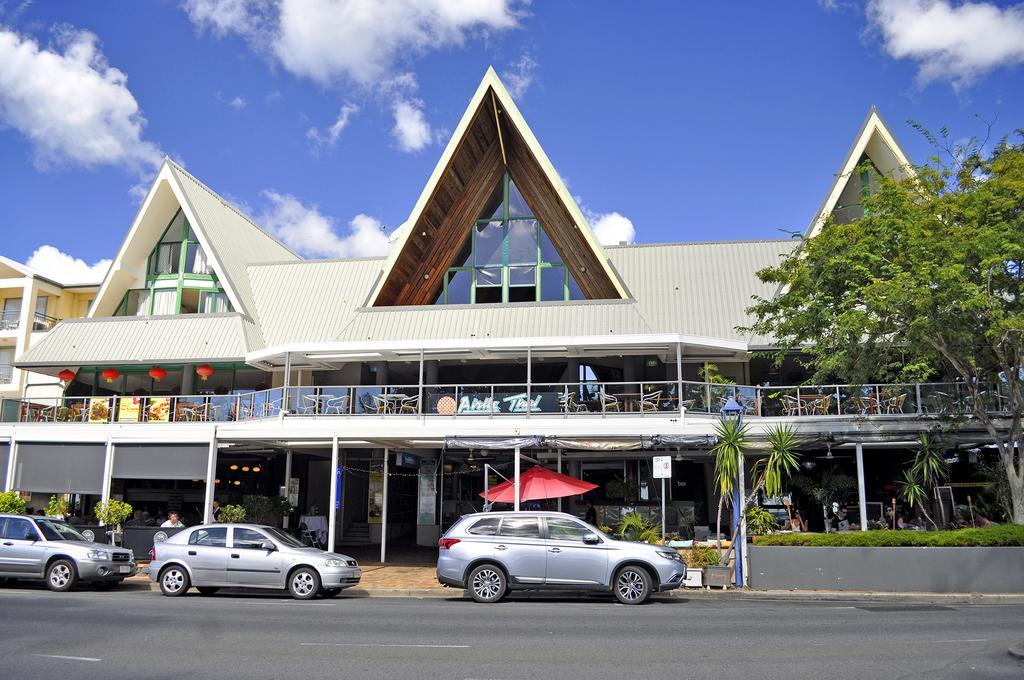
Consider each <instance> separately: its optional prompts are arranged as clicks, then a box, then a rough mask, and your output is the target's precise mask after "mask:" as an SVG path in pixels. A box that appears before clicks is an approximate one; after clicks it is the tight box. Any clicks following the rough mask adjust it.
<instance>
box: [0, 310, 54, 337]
mask: <svg viewBox="0 0 1024 680" xmlns="http://www.w3.org/2000/svg"><path fill="white" fill-rule="evenodd" d="M58 321H60V319H57V318H54V317H52V316H47V315H45V314H34V315H33V316H32V332H33V333H39V332H45V331H48V330H50V329H51V328H53V327H54V326H56V325H57V322H58ZM20 327H21V318H20V315H14V314H6V315H3V316H0V332H4V331H8V332H9V331H16V330H18V329H19V328H20Z"/></svg>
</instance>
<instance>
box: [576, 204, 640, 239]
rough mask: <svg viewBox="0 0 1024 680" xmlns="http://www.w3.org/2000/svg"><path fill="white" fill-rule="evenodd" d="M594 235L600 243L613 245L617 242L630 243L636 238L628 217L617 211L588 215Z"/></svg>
mask: <svg viewBox="0 0 1024 680" xmlns="http://www.w3.org/2000/svg"><path fill="white" fill-rule="evenodd" d="M587 219H588V221H589V222H590V226H591V228H592V229H593V230H594V235H595V236H597V240H598V241H600V242H601V244H602V245H606V246H614V245H618V244H619V243H623V242H625V243H632V242H633V240H634V239H635V238H636V229H634V228H633V222H632V220H630V219H629V218H628V217H625V216H623V215H620V214H619V213H617V212H610V213H604V214H602V215H591V216H588V218H587Z"/></svg>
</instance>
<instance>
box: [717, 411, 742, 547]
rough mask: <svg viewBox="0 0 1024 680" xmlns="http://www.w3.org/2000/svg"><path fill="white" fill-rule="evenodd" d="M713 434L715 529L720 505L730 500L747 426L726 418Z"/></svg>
mask: <svg viewBox="0 0 1024 680" xmlns="http://www.w3.org/2000/svg"><path fill="white" fill-rule="evenodd" d="M715 436H716V438H717V439H718V441H717V442H715V445H714V446H713V447H712V448H711V453H713V454H714V455H715V486H717V487H718V522H717V524H716V525H715V527H716V529H718V528H719V527H721V526H722V506H723V505H724V504H725V503H726V502H730V503H731V502H732V492H733V489H734V488H735V485H736V479H737V478H738V476H739V469H740V459H741V457H742V456H743V449H744V448H745V447H746V441H747V426H746V425H744V424H743V423H741V422H740V421H739V420H728V421H723V422H719V423H717V424H716V425H715ZM716 533H718V556H719V558H721V557H722V534H721V531H720V530H719V531H717V532H716Z"/></svg>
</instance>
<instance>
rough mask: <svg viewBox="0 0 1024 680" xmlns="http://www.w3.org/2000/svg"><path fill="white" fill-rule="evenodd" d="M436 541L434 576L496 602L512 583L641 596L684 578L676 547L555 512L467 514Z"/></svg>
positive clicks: (632, 600) (626, 600)
mask: <svg viewBox="0 0 1024 680" xmlns="http://www.w3.org/2000/svg"><path fill="white" fill-rule="evenodd" d="M438 547H439V548H440V550H439V551H438V558H437V580H438V581H440V582H441V583H442V584H444V585H447V586H452V587H455V588H465V589H466V590H468V591H469V594H470V595H472V597H473V599H474V600H476V601H477V602H497V601H498V600H500V599H501V598H503V597H504V596H505V595H507V594H508V593H509V591H511V590H590V591H599V592H609V591H610V592H611V593H613V594H614V595H615V597H616V598H617V599H618V601H619V602H621V603H623V604H640V603H642V602H644V601H646V600H647V598H648V597H649V596H650V594H651V593H652V592H657V591H665V590H673V589H675V588H678V587H679V586H680V585H681V584H682V582H683V579H685V578H686V564H684V563H683V561H682V559H681V558H680V557H679V553H677V552H676V551H675V550H673V549H671V548H666V547H663V546H660V545H649V544H647V543H630V542H628V541H618V540H615V539H613V538H612V537H610V536H608V535H606V534H604V533H602V532H601V531H599V530H598V529H596V528H594V527H592V526H590V525H589V524H586V523H584V522H583V521H581V520H579V519H577V518H576V517H574V516H572V515H568V514H565V513H561V512H488V513H476V514H473V515H466V516H464V517H462V518H461V519H460V520H459V521H458V522H456V523H455V524H454V525H453V526H452V528H451V529H449V530H448V532H447V533H445V535H444V536H443V537H442V538H441V540H440V541H439V543H438Z"/></svg>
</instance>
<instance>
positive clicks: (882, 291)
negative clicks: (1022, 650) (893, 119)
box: [749, 126, 1024, 523]
mask: <svg viewBox="0 0 1024 680" xmlns="http://www.w3.org/2000/svg"><path fill="white" fill-rule="evenodd" d="M918 128H919V129H920V127H919V126H918ZM924 132H925V134H926V135H928V136H929V139H930V140H931V141H932V142H933V143H934V144H935V145H936V146H937V147H938V148H939V149H940V152H941V153H940V155H937V156H936V157H934V158H933V159H931V161H930V163H929V164H928V165H925V166H923V167H920V168H917V169H916V171H914V172H909V173H907V175H908V176H907V177H906V178H903V179H898V178H891V177H889V178H886V177H883V178H882V179H881V180H880V183H879V188H878V191H877V192H875V193H873V194H872V195H871V196H868V197H866V198H864V200H863V206H864V210H865V214H864V217H863V218H862V219H859V220H856V221H853V222H850V223H848V224H839V223H836V222H833V221H832V220H831V219H829V220H827V221H826V223H825V225H824V226H823V228H822V229H821V231H820V232H819V233H818V235H817V236H815V237H814V238H810V239H805V240H804V241H802V242H801V244H800V247H799V248H797V249H795V250H794V252H793V253H791V254H790V255H789V256H788V257H785V258H784V259H783V260H782V262H781V263H780V264H779V265H778V266H775V267H769V268H767V269H765V270H763V271H761V272H759V274H758V275H759V277H760V278H761V280H762V281H764V282H766V283H771V284H776V285H777V287H778V288H777V290H778V292H777V294H776V295H774V296H773V297H771V298H757V299H755V303H754V305H753V306H752V307H751V309H750V310H749V311H750V312H751V314H752V316H753V318H754V322H753V324H752V325H751V328H750V329H749V330H752V331H755V332H758V333H760V334H766V335H769V336H772V337H774V338H775V339H776V340H777V342H778V344H779V347H780V349H779V351H778V353H777V355H776V360H777V361H781V360H782V357H783V356H785V355H786V354H787V353H789V352H791V351H794V350H798V349H799V350H802V351H804V352H806V353H807V354H808V355H809V357H810V360H811V361H810V364H811V365H812V366H813V367H814V370H815V376H814V380H818V381H822V382H825V381H830V380H844V381H847V382H851V383H859V384H863V383H867V382H873V381H880V380H896V381H920V380H926V379H934V378H937V377H944V376H955V377H956V378H958V379H959V380H960V381H962V387H963V389H964V390H965V392H966V395H965V396H966V399H964V404H965V406H966V408H967V410H969V412H970V417H972V418H973V419H974V420H975V422H977V423H980V424H981V425H982V426H983V427H984V428H985V430H986V431H987V433H988V435H989V436H990V437H991V439H992V441H993V442H994V444H995V445H996V447H997V448H998V450H999V455H1000V461H1001V467H1002V469H1003V472H1004V474H1005V475H1006V477H1007V479H1008V481H1009V487H1010V494H1011V500H1012V518H1013V521H1014V522H1016V523H1024V457H1022V456H1020V455H1019V452H1018V451H1017V449H1016V446H1015V442H1019V441H1021V435H1022V419H1024V384H1022V380H1021V375H1022V370H1024V340H1022V333H1024V145H1022V144H1013V143H1010V142H1008V141H1006V140H1004V141H1003V142H1001V143H999V144H998V145H997V146H996V147H995V148H994V149H993V150H992V151H991V152H990V153H989V152H986V151H984V145H983V144H979V143H978V142H976V141H975V140H971V141H969V142H968V143H966V144H962V145H958V146H955V147H954V146H953V145H951V144H949V143H948V133H947V132H946V131H945V130H943V131H942V135H941V138H938V137H935V136H932V135H930V133H927V131H924ZM1018 136H1019V137H1020V138H1021V139H1024V130H1022V131H1018ZM944 159H945V160H944ZM997 387H999V388H1000V389H1001V391H1002V393H1003V395H1004V399H1003V400H1002V408H1001V411H1002V412H1003V413H1002V414H1000V415H998V416H996V415H993V414H992V413H991V412H990V407H991V404H992V399H991V392H992V390H994V389H995V388H997Z"/></svg>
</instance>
